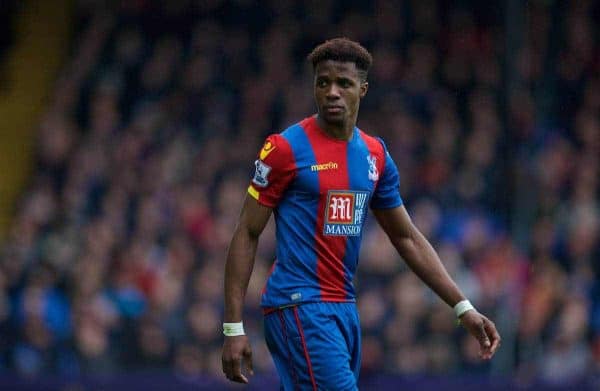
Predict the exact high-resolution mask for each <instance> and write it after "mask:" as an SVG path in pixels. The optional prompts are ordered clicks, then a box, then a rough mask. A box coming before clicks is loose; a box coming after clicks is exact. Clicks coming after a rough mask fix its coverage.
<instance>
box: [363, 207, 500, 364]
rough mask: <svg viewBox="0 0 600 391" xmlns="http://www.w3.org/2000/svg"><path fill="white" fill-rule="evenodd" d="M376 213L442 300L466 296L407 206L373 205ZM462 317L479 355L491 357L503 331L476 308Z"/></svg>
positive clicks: (409, 262)
mask: <svg viewBox="0 0 600 391" xmlns="http://www.w3.org/2000/svg"><path fill="white" fill-rule="evenodd" d="M373 214H374V215H375V217H376V219H377V221H378V222H379V225H380V226H381V227H382V228H383V230H384V231H385V232H386V234H387V235H388V237H389V238H390V241H391V242H392V244H393V245H394V247H395V248H396V250H397V251H398V253H399V254H400V256H402V258H403V259H404V260H405V262H406V263H407V265H408V266H409V267H410V268H411V270H412V271H414V272H415V274H416V275H417V276H419V278H421V280H423V281H424V282H425V283H426V284H427V285H428V286H429V287H430V288H431V289H432V290H433V291H434V292H435V293H437V294H438V296H440V298H441V299H442V300H444V301H445V302H446V303H447V304H448V305H450V306H451V307H454V306H455V305H456V304H457V303H459V302H460V301H463V300H465V297H464V295H463V294H462V292H461V291H460V289H459V288H458V286H457V285H456V283H455V282H454V281H453V280H452V278H451V277H450V275H449V274H448V272H447V270H446V268H445V267H444V265H443V264H442V262H441V261H440V258H439V257H438V255H437V253H436V252H435V250H434V249H433V247H432V246H431V244H430V243H429V241H427V239H426V238H425V237H424V236H423V234H422V233H421V232H420V231H419V230H418V229H417V227H415V225H414V224H413V223H412V221H411V219H410V217H409V215H408V213H407V212H406V209H405V208H404V206H398V207H395V208H390V209H373ZM460 320H461V323H462V324H463V326H464V327H465V328H466V329H467V330H468V331H469V333H471V334H472V335H473V336H474V337H475V338H477V340H478V341H479V345H480V356H481V357H482V358H484V359H489V358H491V357H492V356H493V355H494V352H495V351H496V349H497V348H498V346H499V345H500V335H499V334H498V332H497V331H496V327H495V325H494V323H493V322H492V321H490V320H489V319H488V318H486V317H485V316H483V315H482V314H480V313H479V312H477V311H476V310H469V311H467V312H465V313H464V314H463V315H462V316H461V317H460Z"/></svg>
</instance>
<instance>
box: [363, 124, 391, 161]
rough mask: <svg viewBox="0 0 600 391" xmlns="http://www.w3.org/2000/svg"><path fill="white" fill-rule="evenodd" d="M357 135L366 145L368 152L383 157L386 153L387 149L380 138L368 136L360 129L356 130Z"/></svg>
mask: <svg viewBox="0 0 600 391" xmlns="http://www.w3.org/2000/svg"><path fill="white" fill-rule="evenodd" d="M358 134H359V135H360V137H361V138H362V140H363V141H364V143H365V144H366V145H367V148H368V149H369V151H371V152H375V153H377V154H378V155H384V154H385V153H386V152H387V147H386V145H385V142H384V141H383V139H382V138H381V137H378V136H373V135H371V134H368V133H367V132H365V131H364V130H362V129H359V130H358Z"/></svg>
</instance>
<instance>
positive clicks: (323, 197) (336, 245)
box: [303, 117, 350, 301]
mask: <svg viewBox="0 0 600 391" xmlns="http://www.w3.org/2000/svg"><path fill="white" fill-rule="evenodd" d="M303 126H304V129H305V130H306V135H307V136H308V140H309V142H310V144H311V146H312V150H313V153H314V155H315V160H316V162H315V163H316V164H325V163H328V162H335V163H337V165H338V168H337V169H331V170H321V171H318V172H317V173H318V177H319V192H320V197H319V205H318V207H317V224H316V227H315V251H316V254H317V278H318V280H319V286H320V287H321V299H322V300H324V301H345V300H346V296H347V292H346V289H345V284H344V280H345V276H344V255H345V253H346V236H327V237H325V235H323V228H324V225H325V213H327V209H328V205H326V204H327V192H328V191H329V190H348V189H349V184H350V179H349V177H348V153H347V152H348V150H347V147H348V144H347V143H346V142H345V141H341V140H335V139H333V138H331V137H330V136H328V135H327V134H326V133H325V132H324V131H323V130H322V129H320V128H319V127H318V125H317V123H316V120H315V119H314V117H313V118H310V119H309V120H307V121H304V122H303Z"/></svg>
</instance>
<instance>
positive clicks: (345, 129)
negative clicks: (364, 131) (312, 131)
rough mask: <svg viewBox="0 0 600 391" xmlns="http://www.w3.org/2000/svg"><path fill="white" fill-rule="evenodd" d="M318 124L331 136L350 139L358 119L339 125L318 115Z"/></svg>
mask: <svg viewBox="0 0 600 391" xmlns="http://www.w3.org/2000/svg"><path fill="white" fill-rule="evenodd" d="M317 124H318V125H319V127H320V128H321V129H323V131H324V132H325V133H326V134H327V135H328V136H329V137H331V138H334V139H337V140H342V141H350V140H351V139H352V135H353V134H354V127H355V125H356V121H347V122H346V123H345V124H343V125H339V126H338V125H334V124H330V123H327V122H325V121H323V119H322V118H321V117H320V116H319V115H317Z"/></svg>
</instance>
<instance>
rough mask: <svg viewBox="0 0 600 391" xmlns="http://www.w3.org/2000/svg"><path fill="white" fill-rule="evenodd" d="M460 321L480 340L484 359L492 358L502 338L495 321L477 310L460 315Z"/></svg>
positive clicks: (480, 348) (480, 353)
mask: <svg viewBox="0 0 600 391" xmlns="http://www.w3.org/2000/svg"><path fill="white" fill-rule="evenodd" d="M460 323H461V324H462V325H463V327H464V328H465V329H467V331H468V332H469V333H470V334H471V335H472V336H473V337H475V338H476V339H477V341H478V342H479V357H481V358H482V359H484V360H489V359H490V358H492V356H493V355H494V353H495V352H496V349H498V347H499V346H500V339H501V338H500V334H498V331H497V330H496V325H495V324H494V322H492V321H491V320H489V319H488V318H486V317H485V316H483V315H482V314H480V313H479V312H477V311H476V310H469V311H467V312H465V313H464V314H463V315H462V316H461V317H460Z"/></svg>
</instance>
